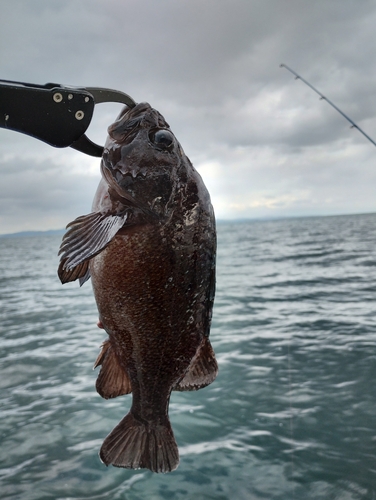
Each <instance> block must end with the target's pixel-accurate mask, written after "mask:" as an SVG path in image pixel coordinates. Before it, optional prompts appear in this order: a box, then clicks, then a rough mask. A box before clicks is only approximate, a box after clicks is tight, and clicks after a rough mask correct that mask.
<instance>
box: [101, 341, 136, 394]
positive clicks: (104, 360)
mask: <svg viewBox="0 0 376 500" xmlns="http://www.w3.org/2000/svg"><path fill="white" fill-rule="evenodd" d="M99 365H102V366H101V371H100V372H99V375H98V378H97V382H96V389H97V392H98V394H100V395H101V396H102V398H104V399H111V398H116V397H117V396H122V395H123V394H130V393H131V392H132V386H131V382H130V380H129V377H128V375H127V373H126V372H125V370H124V368H123V367H122V366H121V364H120V362H119V359H118V357H117V355H116V352H115V349H114V348H113V346H112V344H111V342H110V340H105V341H104V342H103V344H102V350H101V352H100V353H99V356H98V358H97V359H96V361H95V363H94V368H96V367H97V366H99Z"/></svg>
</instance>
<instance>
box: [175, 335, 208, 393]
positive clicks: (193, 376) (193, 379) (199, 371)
mask: <svg viewBox="0 0 376 500" xmlns="http://www.w3.org/2000/svg"><path fill="white" fill-rule="evenodd" d="M217 373H218V364H217V361H216V359H215V354H214V351H213V348H212V346H211V344H210V342H209V339H208V338H207V337H205V338H204V340H203V341H202V343H201V345H200V347H199V348H198V349H197V353H196V356H195V357H194V358H193V359H192V362H191V364H190V366H189V368H188V371H187V373H186V374H185V375H184V377H183V378H182V380H180V382H178V383H177V384H176V385H175V386H174V387H173V390H174V391H197V390H198V389H202V388H203V387H206V386H207V385H209V384H211V383H212V382H213V380H214V379H215V377H216V376H217Z"/></svg>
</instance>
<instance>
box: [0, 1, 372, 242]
mask: <svg viewBox="0 0 376 500" xmlns="http://www.w3.org/2000/svg"><path fill="white" fill-rule="evenodd" d="M375 25H376V2H375V1H374V0H330V1H328V0H315V1H314V2H312V1H308V0H205V1H204V0H158V1H157V2H156V1H155V0H64V1H63V2H62V1H60V0H59V1H56V0H33V1H32V2H31V1H30V0H12V1H11V2H10V1H3V2H2V4H1V17H0V68H1V73H0V77H1V78H2V79H5V80H15V81H21V82H30V83H36V84H45V83H47V82H57V83H60V84H66V85H72V86H79V87H86V86H95V87H107V88H112V89H116V90H121V91H123V92H126V93H128V94H129V95H131V96H132V97H133V99H134V100H135V101H137V102H142V101H147V102H149V103H150V104H151V105H152V106H153V107H154V108H156V109H157V110H158V111H160V112H161V113H162V115H163V116H164V117H165V118H166V120H167V121H168V123H169V124H170V126H171V129H172V131H173V132H174V134H175V135H176V137H177V139H178V140H179V142H180V143H181V144H182V146H183V148H184V150H185V152H186V154H187V156H188V157H189V158H190V159H191V161H192V162H193V164H194V166H195V167H196V169H197V170H198V171H199V172H200V174H201V176H202V177H203V179H204V182H205V184H206V186H207V188H208V189H209V192H210V194H211V198H212V202H213V205H214V209H215V212H216V216H217V218H218V219H239V218H264V217H289V216H310V215H335V214H347V213H364V212H375V211H376V196H375V193H376V148H375V146H374V145H373V144H372V143H370V142H369V141H368V140H367V139H366V138H365V137H364V136H363V135H361V134H360V133H359V131H357V130H356V129H351V128H350V125H349V123H348V122H347V121H346V120H345V119H344V118H343V117H342V116H341V115H340V114H339V113H337V112H336V111H335V110H334V109H333V108H332V107H331V106H329V105H328V103H327V102H325V101H323V100H320V99H319V97H318V96H317V94H315V93H314V92H313V91H312V90H311V89H310V88H309V87H307V86H306V85H304V83H303V82H302V81H300V80H295V79H294V77H293V75H292V74H291V73H289V72H288V71H287V70H286V69H284V68H281V67H280V64H281V63H285V64H287V65H288V66H290V67H291V68H292V69H293V70H294V71H296V72H297V73H299V74H300V75H301V76H302V77H303V78H305V79H306V80H308V81H309V82H310V83H311V84H312V85H314V86H315V87H316V88H317V89H318V90H319V91H320V92H322V93H323V94H324V95H325V96H327V97H328V98H329V99H330V100H332V101H333V102H334V103H335V104H336V105H337V106H338V107H339V108H340V109H341V110H342V111H343V112H345V113H346V114H347V115H348V116H350V117H351V118H352V120H354V121H355V122H356V123H357V124H358V125H359V126H360V127H361V128H362V129H364V131H365V132H366V133H367V134H368V135H370V136H371V137H372V138H373V139H374V140H376V85H375V82H376V50H375V45H376V31H375ZM120 109H121V105H119V104H100V105H98V106H96V109H95V114H94V118H93V121H92V123H91V125H90V127H89V130H88V131H87V135H88V136H89V137H90V139H92V140H94V141H95V142H97V143H100V144H104V141H105V139H106V135H107V132H106V131H107V127H108V126H109V125H110V124H111V123H112V122H113V121H114V119H115V118H116V115H117V114H118V112H119V111H120ZM99 164H100V160H99V159H98V158H92V157H89V156H86V155H84V154H82V153H79V152H77V151H74V150H73V149H71V148H65V149H56V148H53V147H51V146H48V145H46V144H44V143H43V142H40V141H38V140H35V139H33V138H30V137H28V136H26V135H23V134H19V133H16V132H11V131H8V130H4V129H0V233H12V232H17V231H24V230H47V229H59V228H63V227H65V226H66V224H67V223H68V222H70V221H71V220H73V219H74V218H76V217H78V216H79V215H83V214H86V213H89V212H90V211H91V202H92V199H93V196H94V193H95V190H96V186H97V184H98V182H99V179H100V172H99Z"/></svg>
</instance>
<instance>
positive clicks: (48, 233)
mask: <svg viewBox="0 0 376 500" xmlns="http://www.w3.org/2000/svg"><path fill="white" fill-rule="evenodd" d="M360 215H376V212H362V213H355V214H354V213H352V214H328V215H290V216H287V215H281V216H270V217H252V218H244V219H217V225H220V224H239V223H246V222H267V221H277V220H290V219H316V218H321V217H357V216H360ZM65 231H66V230H65V229H50V230H47V231H20V232H17V233H7V234H0V239H1V238H23V237H26V236H53V235H63V234H64V233H65Z"/></svg>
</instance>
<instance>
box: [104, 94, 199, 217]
mask: <svg viewBox="0 0 376 500" xmlns="http://www.w3.org/2000/svg"><path fill="white" fill-rule="evenodd" d="M187 162H188V163H190V162H189V160H188V158H187V157H186V156H185V154H184V151H183V149H182V147H181V146H180V144H179V142H178V141H177V139H176V137H175V135H174V134H173V133H172V131H171V129H170V126H169V125H168V123H167V122H166V120H165V119H164V118H163V116H162V115H161V114H160V113H159V112H158V111H156V110H155V109H153V108H152V107H151V106H150V104H148V103H140V104H137V105H136V106H135V107H134V108H132V109H130V108H128V107H126V108H124V109H123V110H122V112H121V113H120V115H119V116H118V118H117V120H116V121H115V123H113V124H112V125H111V126H110V127H109V128H108V139H107V141H106V144H105V147H104V153H103V157H102V164H101V169H102V175H103V176H104V178H105V180H106V181H107V183H108V184H109V186H110V188H111V189H112V194H113V196H114V197H116V196H117V197H118V199H119V200H120V201H122V202H123V203H124V204H125V205H127V204H128V205H129V206H134V207H138V208H139V209H144V210H147V211H149V212H152V213H153V214H155V215H157V216H163V215H166V211H167V209H168V204H169V201H170V200H171V199H172V198H173V193H174V191H175V190H176V188H177V184H178V181H179V169H181V167H182V165H183V164H187ZM110 192H111V191H110Z"/></svg>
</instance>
